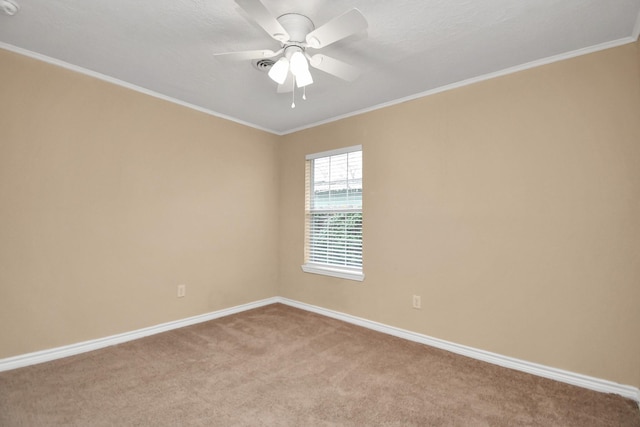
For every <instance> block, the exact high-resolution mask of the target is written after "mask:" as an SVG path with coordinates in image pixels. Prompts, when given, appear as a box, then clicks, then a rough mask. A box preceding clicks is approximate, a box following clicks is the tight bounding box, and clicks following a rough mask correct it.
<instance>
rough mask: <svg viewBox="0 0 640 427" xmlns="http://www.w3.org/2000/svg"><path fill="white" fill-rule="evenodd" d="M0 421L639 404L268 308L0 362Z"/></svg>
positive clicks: (199, 420)
mask: <svg viewBox="0 0 640 427" xmlns="http://www.w3.org/2000/svg"><path fill="white" fill-rule="evenodd" d="M0 425H1V426H7V427H13V426H29V427H32V426H640V411H639V410H638V406H637V404H636V402H633V401H631V400H628V399H624V398H622V397H620V396H616V395H611V394H603V393H598V392H595V391H591V390H586V389H582V388H579V387H574V386H571V385H567V384H563V383H559V382H555V381H552V380H548V379H544V378H540V377H536V376H533V375H529V374H526V373H522V372H518V371H514V370H510V369H505V368H501V367H498V366H494V365H491V364H488V363H484V362H480V361H477V360H474V359H470V358H466V357H463V356H459V355H455V354H452V353H449V352H447V351H443V350H439V349H435V348H431V347H428V346H425V345H422V344H418V343H414V342H410V341H405V340H402V339H399V338H395V337H392V336H389V335H385V334H382V333H379V332H375V331H371V330H368V329H365V328H361V327H358V326H354V325H351V324H348V323H344V322H341V321H338V320H335V319H331V318H327V317H324V316H320V315H317V314H314V313H309V312H306V311H302V310H298V309H295V308H292V307H288V306H285V305H282V304H273V305H269V306H265V307H261V308H257V309H254V310H250V311H246V312H243V313H239V314H235V315H231V316H227V317H223V318H220V319H216V320H212V321H209V322H205V323H201V324H198V325H194V326H189V327H186V328H182V329H177V330H173V331H170V332H165V333H162V334H158V335H154V336H151V337H147V338H143V339H139V340H136V341H132V342H128V343H124V344H120V345H116V346H112V347H108V348H104V349H101V350H97V351H93V352H89V353H84V354H81V355H77V356H72V357H68V358H65V359H60V360H56V361H53V362H48V363H43V364H39V365H34V366H29V367H26V368H21V369H16V370H12V371H7V372H2V373H0Z"/></svg>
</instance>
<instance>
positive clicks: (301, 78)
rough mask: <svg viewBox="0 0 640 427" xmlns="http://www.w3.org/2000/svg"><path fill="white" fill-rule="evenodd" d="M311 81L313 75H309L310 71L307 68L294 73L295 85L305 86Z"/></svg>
mask: <svg viewBox="0 0 640 427" xmlns="http://www.w3.org/2000/svg"><path fill="white" fill-rule="evenodd" d="M311 83H313V77H311V73H310V72H309V69H308V68H307V69H306V70H304V71H303V72H299V73H298V75H296V85H297V86H298V87H305V86H307V85H310V84H311Z"/></svg>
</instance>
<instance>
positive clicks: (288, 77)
mask: <svg viewBox="0 0 640 427" xmlns="http://www.w3.org/2000/svg"><path fill="white" fill-rule="evenodd" d="M235 1H236V3H237V4H238V5H239V6H240V7H241V8H242V9H244V11H245V12H246V13H247V14H248V15H249V16H250V17H251V18H252V19H253V20H254V21H255V22H256V23H257V24H258V25H260V26H261V27H262V28H263V29H264V30H265V31H266V32H267V34H269V36H271V37H272V38H273V39H274V40H276V41H278V42H280V44H281V47H282V48H281V49H280V50H279V51H277V52H274V51H272V50H252V51H243V52H228V53H219V54H215V56H216V57H217V58H219V59H221V60H247V59H249V60H251V59H260V58H274V60H275V58H276V57H278V56H279V55H282V56H280V57H279V58H278V60H277V61H275V63H274V64H273V66H271V69H270V70H269V72H268V75H269V77H270V78H271V80H273V81H275V82H276V83H277V84H278V93H282V92H289V91H294V89H295V87H296V86H297V87H298V88H304V89H306V87H307V86H309V85H311V84H313V76H312V75H311V72H310V71H309V65H311V66H312V67H313V68H316V69H318V70H321V71H323V72H325V73H327V74H331V75H333V76H336V77H338V78H340V79H343V80H347V81H353V80H355V79H356V78H357V77H358V76H359V75H360V72H359V70H358V69H357V68H356V67H353V66H352V65H349V64H347V63H344V62H342V61H339V60H337V59H334V58H330V57H327V56H326V55H322V54H316V55H313V56H311V55H309V53H308V52H307V49H308V48H311V49H321V48H323V47H325V46H328V45H330V44H333V43H335V42H337V41H340V40H342V39H344V38H346V37H349V36H351V35H353V34H356V33H359V32H361V31H363V30H365V29H366V28H367V20H366V19H365V18H364V16H363V15H362V13H360V11H359V10H358V9H351V10H349V11H347V12H345V13H343V14H342V15H339V16H338V17H336V18H333V19H332V20H330V21H329V22H327V23H326V24H324V25H322V26H320V27H319V28H315V25H314V24H313V21H311V19H309V18H308V17H307V16H304V15H301V14H298V13H285V14H283V15H280V16H279V17H278V18H275V17H274V16H273V15H272V14H271V12H269V10H268V9H267V8H266V7H265V6H264V4H262V2H261V1H260V0H235ZM294 96H295V91H294ZM303 99H306V93H305V94H304V95H303ZM294 107H295V102H293V103H292V108H294Z"/></svg>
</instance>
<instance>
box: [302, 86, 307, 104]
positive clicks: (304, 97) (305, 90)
mask: <svg viewBox="0 0 640 427" xmlns="http://www.w3.org/2000/svg"><path fill="white" fill-rule="evenodd" d="M302 99H303V100H304V101H306V100H307V87H306V86H304V87H303V88H302Z"/></svg>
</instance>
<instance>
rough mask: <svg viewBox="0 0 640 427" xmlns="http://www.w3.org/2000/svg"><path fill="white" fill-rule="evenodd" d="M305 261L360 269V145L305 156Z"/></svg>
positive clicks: (341, 267)
mask: <svg viewBox="0 0 640 427" xmlns="http://www.w3.org/2000/svg"><path fill="white" fill-rule="evenodd" d="M305 264H306V265H314V266H316V267H320V268H322V267H326V268H329V269H341V270H350V271H355V272H361V271H362V147H361V146H355V147H349V148H345V149H342V150H335V151H329V152H324V153H318V154H314V155H310V156H307V165H306V221H305ZM305 271H306V270H305ZM312 272H315V271H312ZM341 277H342V276H341ZM349 278H351V277H349Z"/></svg>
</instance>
